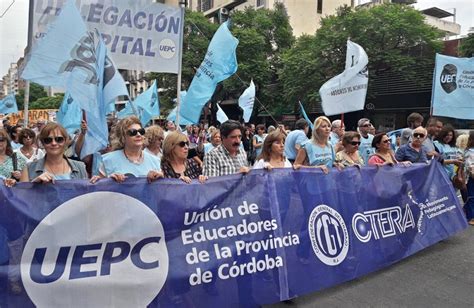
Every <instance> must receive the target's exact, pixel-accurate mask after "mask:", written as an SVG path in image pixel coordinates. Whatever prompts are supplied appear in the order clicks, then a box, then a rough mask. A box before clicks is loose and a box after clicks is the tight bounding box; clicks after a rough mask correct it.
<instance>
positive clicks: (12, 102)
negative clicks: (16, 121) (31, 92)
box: [0, 93, 18, 114]
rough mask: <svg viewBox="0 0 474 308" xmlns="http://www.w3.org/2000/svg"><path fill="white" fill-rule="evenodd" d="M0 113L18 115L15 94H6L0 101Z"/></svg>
mask: <svg viewBox="0 0 474 308" xmlns="http://www.w3.org/2000/svg"><path fill="white" fill-rule="evenodd" d="M0 113H3V114H9V113H18V105H17V104H16V98H15V94H13V93H12V94H8V95H7V96H5V97H4V98H3V99H2V100H0Z"/></svg>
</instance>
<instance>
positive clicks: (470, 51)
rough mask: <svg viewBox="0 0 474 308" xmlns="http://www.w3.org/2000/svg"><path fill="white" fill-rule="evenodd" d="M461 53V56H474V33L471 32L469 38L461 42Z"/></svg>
mask: <svg viewBox="0 0 474 308" xmlns="http://www.w3.org/2000/svg"><path fill="white" fill-rule="evenodd" d="M459 53H460V56H461V57H467V58H471V57H474V33H470V34H469V35H468V36H467V38H465V39H464V40H463V41H462V42H461V46H460V47H459Z"/></svg>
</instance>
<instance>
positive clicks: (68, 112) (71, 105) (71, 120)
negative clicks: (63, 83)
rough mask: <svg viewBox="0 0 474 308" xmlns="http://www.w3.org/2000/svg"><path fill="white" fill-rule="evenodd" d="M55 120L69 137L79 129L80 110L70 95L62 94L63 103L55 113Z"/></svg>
mask: <svg viewBox="0 0 474 308" xmlns="http://www.w3.org/2000/svg"><path fill="white" fill-rule="evenodd" d="M56 119H57V120H58V122H59V123H60V124H61V125H62V126H63V127H64V128H65V129H66V130H67V132H68V134H69V135H72V134H74V133H75V132H76V131H78V130H79V129H80V128H81V120H82V110H81V107H80V106H79V104H78V103H77V102H76V101H74V99H73V98H72V96H71V94H69V93H66V94H64V99H63V102H62V103H61V106H60V107H59V110H58V111H57V112H56Z"/></svg>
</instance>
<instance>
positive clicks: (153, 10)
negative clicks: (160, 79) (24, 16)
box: [31, 0, 183, 73]
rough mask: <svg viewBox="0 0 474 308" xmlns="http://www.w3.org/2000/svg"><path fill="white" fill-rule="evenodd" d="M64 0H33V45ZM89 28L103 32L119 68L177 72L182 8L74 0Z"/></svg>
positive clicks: (143, 1) (144, 1) (139, 1)
mask: <svg viewBox="0 0 474 308" xmlns="http://www.w3.org/2000/svg"><path fill="white" fill-rule="evenodd" d="M66 2H67V1H66V0H55V1H51V0H35V1H34V7H33V8H31V9H32V10H33V20H32V23H33V33H32V38H33V45H34V43H35V42H36V41H37V40H38V39H41V38H42V37H43V36H44V35H45V34H46V32H47V31H48V25H49V24H50V22H51V21H52V20H54V19H55V18H56V17H57V16H59V13H60V12H61V8H62V7H63V5H64V4H65V3H66ZM75 2H76V5H77V7H78V8H79V10H80V12H81V15H82V18H83V19H84V21H85V23H86V25H87V27H88V29H89V30H90V31H91V32H94V31H95V29H98V30H99V32H100V33H102V35H103V38H104V41H105V43H106V45H107V49H108V51H109V52H110V55H111V56H112V58H113V60H114V62H115V64H116V65H117V66H118V68H120V69H129V70H141V71H153V72H163V73H178V63H179V54H180V52H181V46H180V35H182V26H183V25H182V22H183V16H182V11H181V9H180V8H178V7H170V6H167V5H164V4H161V3H155V2H153V1H150V0H134V1H122V0H76V1H75Z"/></svg>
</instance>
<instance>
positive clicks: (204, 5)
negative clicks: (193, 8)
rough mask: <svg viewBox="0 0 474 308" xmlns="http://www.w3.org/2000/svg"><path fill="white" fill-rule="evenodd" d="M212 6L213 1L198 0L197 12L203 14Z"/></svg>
mask: <svg viewBox="0 0 474 308" xmlns="http://www.w3.org/2000/svg"><path fill="white" fill-rule="evenodd" d="M213 6H214V1H213V0H198V11H199V12H205V11H208V10H210V9H212V7H213Z"/></svg>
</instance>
